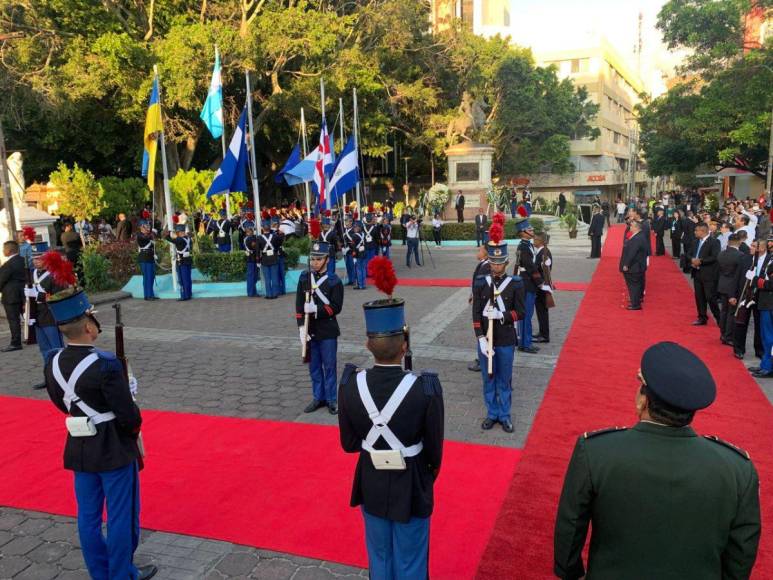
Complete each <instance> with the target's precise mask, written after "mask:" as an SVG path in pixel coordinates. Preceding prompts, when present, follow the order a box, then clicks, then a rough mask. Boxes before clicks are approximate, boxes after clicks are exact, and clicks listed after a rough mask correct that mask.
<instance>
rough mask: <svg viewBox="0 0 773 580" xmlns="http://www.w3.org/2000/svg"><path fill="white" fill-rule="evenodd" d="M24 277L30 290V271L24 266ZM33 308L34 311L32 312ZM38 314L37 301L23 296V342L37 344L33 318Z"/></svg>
mask: <svg viewBox="0 0 773 580" xmlns="http://www.w3.org/2000/svg"><path fill="white" fill-rule="evenodd" d="M24 277H25V278H26V283H27V289H28V290H32V272H30V269H29V268H28V267H26V264H25V268H24ZM33 310H34V312H33ZM37 315H38V304H37V301H36V300H34V299H32V298H30V297H29V296H25V297H24V328H23V329H22V332H23V335H24V344H37V342H38V341H37V336H36V334H35V327H34V326H33V324H35V319H36V318H37Z"/></svg>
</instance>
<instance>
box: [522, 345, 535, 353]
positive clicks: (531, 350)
mask: <svg viewBox="0 0 773 580" xmlns="http://www.w3.org/2000/svg"><path fill="white" fill-rule="evenodd" d="M518 350H520V351H521V352H525V353H528V354H537V353H538V352H539V348H537V347H536V346H519V347H518Z"/></svg>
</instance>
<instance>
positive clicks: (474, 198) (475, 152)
mask: <svg viewBox="0 0 773 580" xmlns="http://www.w3.org/2000/svg"><path fill="white" fill-rule="evenodd" d="M445 154H446V157H447V158H448V188H449V189H450V190H451V199H450V201H449V203H448V205H446V209H445V212H444V216H443V217H444V219H446V220H456V209H455V207H454V201H455V200H456V194H457V192H458V191H460V190H461V192H462V195H464V219H465V220H468V219H473V218H474V217H475V215H476V214H477V213H478V208H480V207H484V208H485V207H486V205H487V201H486V191H487V190H488V189H489V188H490V187H491V161H492V159H493V157H494V148H493V147H492V146H491V145H484V144H482V143H473V142H471V141H465V142H464V143H459V144H458V145H453V146H452V147H449V148H448V149H446V151H445Z"/></svg>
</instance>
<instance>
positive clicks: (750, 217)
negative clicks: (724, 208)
mask: <svg viewBox="0 0 773 580" xmlns="http://www.w3.org/2000/svg"><path fill="white" fill-rule="evenodd" d="M757 221H758V218H757V216H756V215H754V214H753V213H751V212H748V211H746V210H745V209H741V215H739V216H738V217H736V218H735V230H736V231H738V230H744V231H745V232H746V239H747V240H754V239H756V238H757Z"/></svg>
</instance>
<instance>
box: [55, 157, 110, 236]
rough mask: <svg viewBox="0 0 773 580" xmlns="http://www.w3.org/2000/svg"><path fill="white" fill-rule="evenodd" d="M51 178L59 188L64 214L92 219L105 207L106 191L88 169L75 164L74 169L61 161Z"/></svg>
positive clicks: (60, 207) (76, 217)
mask: <svg viewBox="0 0 773 580" xmlns="http://www.w3.org/2000/svg"><path fill="white" fill-rule="evenodd" d="M49 180H50V181H51V182H52V183H53V184H54V185H56V187H57V188H58V189H59V209H60V211H61V213H62V214H64V215H69V216H72V217H74V218H75V219H76V220H78V221H81V220H84V219H89V220H90V219H92V218H93V217H95V216H97V215H99V214H100V213H101V212H102V211H103V210H104V209H105V203H104V201H103V197H104V191H103V190H102V186H101V185H100V184H99V183H98V182H97V180H96V179H95V178H94V174H93V173H91V171H89V170H88V169H81V168H80V167H78V164H77V163H75V164H73V167H72V169H70V168H69V167H67V165H66V164H64V163H62V162H60V163H59V165H58V166H57V169H56V171H54V172H53V173H51V175H50V177H49Z"/></svg>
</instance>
